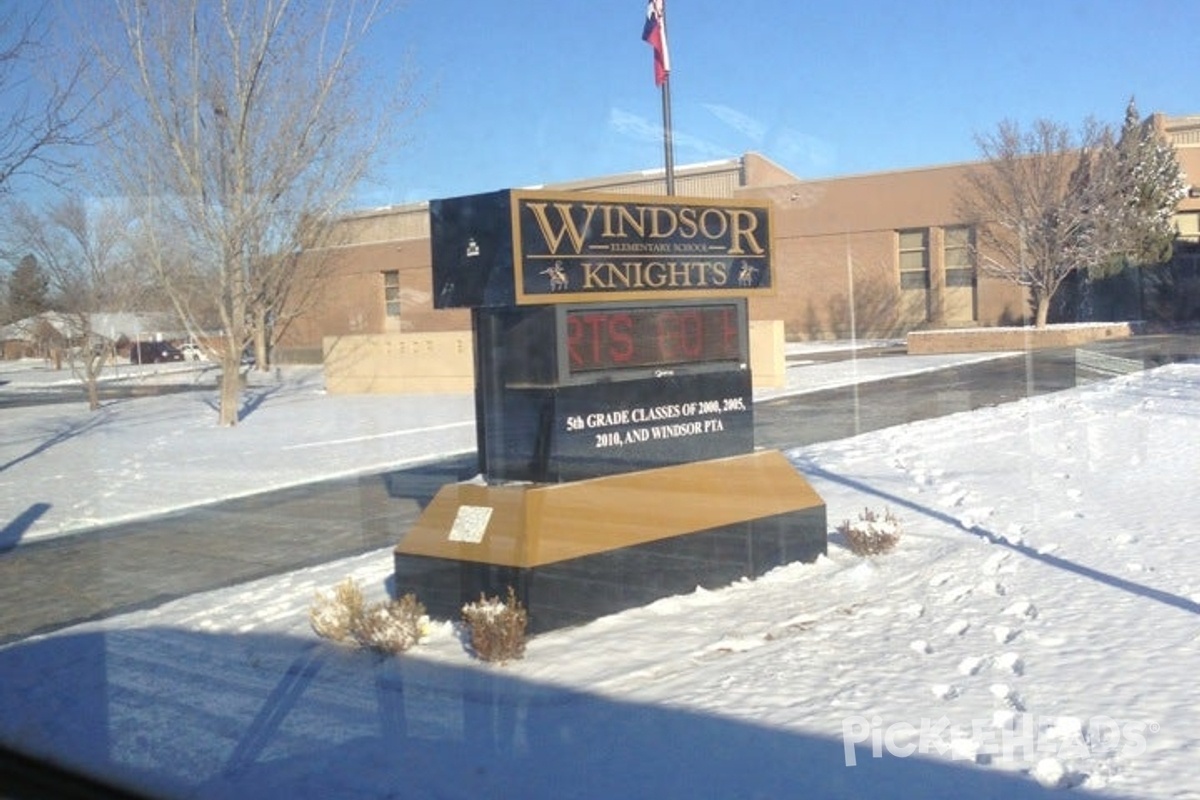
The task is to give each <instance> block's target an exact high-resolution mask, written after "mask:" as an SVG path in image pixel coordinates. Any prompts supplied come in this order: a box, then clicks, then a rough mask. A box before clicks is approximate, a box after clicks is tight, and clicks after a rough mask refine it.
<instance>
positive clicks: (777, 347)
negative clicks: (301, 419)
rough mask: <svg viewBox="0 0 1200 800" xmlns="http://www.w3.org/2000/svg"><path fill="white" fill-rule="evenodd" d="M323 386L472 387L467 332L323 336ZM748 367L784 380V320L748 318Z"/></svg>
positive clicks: (342, 390)
mask: <svg viewBox="0 0 1200 800" xmlns="http://www.w3.org/2000/svg"><path fill="white" fill-rule="evenodd" d="M323 350H324V365H325V389H326V391H328V392H330V393H331V394H433V393H439V392H447V393H454V392H471V391H474V390H475V358H474V354H473V345H472V337H471V332H470V331H441V332H431V333H383V334H369V335H361V336H327V337H325V340H324V343H323ZM750 369H751V371H752V373H751V374H752V375H753V378H754V388H756V389H763V388H768V389H777V388H780V387H782V386H784V385H785V383H786V380H787V364H786V360H785V358H784V334H783V322H781V321H779V320H755V321H752V322H751V323H750Z"/></svg>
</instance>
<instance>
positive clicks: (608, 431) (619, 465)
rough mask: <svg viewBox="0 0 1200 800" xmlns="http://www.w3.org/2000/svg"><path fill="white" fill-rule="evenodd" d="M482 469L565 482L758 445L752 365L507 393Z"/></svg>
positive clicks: (495, 410)
mask: <svg viewBox="0 0 1200 800" xmlns="http://www.w3.org/2000/svg"><path fill="white" fill-rule="evenodd" d="M490 409H491V419H490V420H489V421H488V424H487V426H486V428H487V431H488V432H489V434H490V436H491V439H490V441H489V443H488V446H487V448H486V449H487V459H486V463H485V464H484V465H483V471H484V472H485V473H486V474H487V475H488V476H489V477H490V478H494V479H499V480H515V481H535V482H549V483H558V482H563V481H574V480H583V479H585V478H595V477H600V476H603V475H615V474H618V473H622V472H632V471H635V470H640V469H651V468H654V467H662V466H670V465H673V464H686V463H689V462H692V461H700V460H704V459H711V458H722V457H725V456H732V455H741V454H744V453H750V452H753V450H754V412H753V405H752V391H751V386H750V373H749V370H740V371H739V370H721V371H715V372H708V373H700V374H690V375H668V376H664V377H660V378H640V379H635V380H625V381H609V382H604V383H595V384H576V385H567V386H558V387H553V388H544V389H532V388H531V389H510V390H508V391H505V392H503V393H502V394H501V396H500V397H499V398H498V402H497V403H495V404H493V405H492V406H491V407H490Z"/></svg>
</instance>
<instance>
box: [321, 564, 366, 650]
mask: <svg viewBox="0 0 1200 800" xmlns="http://www.w3.org/2000/svg"><path fill="white" fill-rule="evenodd" d="M365 606H366V604H365V602H364V601H363V595H362V590H361V589H359V588H358V584H357V583H355V582H354V580H353V579H351V578H347V579H346V580H344V581H342V582H341V583H339V584H338V585H337V586H335V587H333V595H332V596H329V595H326V594H324V593H322V592H317V596H316V598H315V599H314V600H313V604H312V607H311V608H309V610H308V620H309V622H310V623H311V624H312V627H313V630H314V631H316V632H317V635H319V636H324V637H325V638H326V639H333V640H334V641H335V642H344V641H346V640H348V639H353V637H354V629H355V627H356V626H357V621H358V620H360V619H362V616H363V612H364V610H365Z"/></svg>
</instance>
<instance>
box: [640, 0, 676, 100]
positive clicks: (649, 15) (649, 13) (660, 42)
mask: <svg viewBox="0 0 1200 800" xmlns="http://www.w3.org/2000/svg"><path fill="white" fill-rule="evenodd" d="M664 1H665V0H650V1H649V2H648V3H646V24H645V25H643V26H642V41H643V42H645V43H646V44H648V45H650V46H651V47H653V48H654V85H655V86H662V85H663V84H664V83H666V82H667V75H668V74H670V72H671V56H670V54H669V53H668V52H667V24H666V20H665V19H664V18H663V3H664Z"/></svg>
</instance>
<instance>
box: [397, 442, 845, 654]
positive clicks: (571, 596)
mask: <svg viewBox="0 0 1200 800" xmlns="http://www.w3.org/2000/svg"><path fill="white" fill-rule="evenodd" d="M825 548H826V517H825V505H824V502H823V501H822V500H821V498H820V497H819V496H818V495H817V494H816V492H814V491H813V489H812V488H811V487H810V486H809V484H808V482H807V481H805V479H804V478H803V477H802V476H801V475H800V474H799V473H797V472H796V470H795V468H794V467H793V466H792V465H791V463H790V462H788V460H787V459H786V458H785V457H784V456H783V455H782V454H781V453H779V452H778V451H773V450H771V451H759V452H755V453H750V454H746V455H740V456H732V457H728V458H719V459H712V460H707V461H697V462H692V463H688V464H680V465H676V466H669V467H661V468H657V469H649V470H642V471H637V472H628V473H623V474H618V475H609V476H603V477H599V478H592V479H588V480H581V481H574V482H570V483H556V484H510V485H484V484H476V483H458V484H449V485H447V486H444V487H443V488H442V489H441V490H440V491H439V492H438V494H437V496H436V497H435V498H434V499H433V501H432V502H431V503H430V504H429V506H427V507H426V509H425V511H424V512H423V514H422V515H421V517H420V519H419V520H418V521H417V522H416V524H415V525H414V526H413V528H412V529H411V530H410V531H409V532H408V533H407V534H406V535H405V537H404V539H403V540H402V541H401V542H400V543H399V544H398V545H397V546H396V548H395V551H394V559H395V580H396V585H395V587H394V590H395V593H396V594H397V596H399V595H403V594H406V593H409V592H412V593H414V594H416V595H417V597H418V598H419V599H420V600H421V602H422V603H424V604H425V606H426V608H428V609H429V611H430V613H431V614H433V615H435V616H443V617H449V618H452V619H453V618H457V616H458V615H459V613H460V612H461V608H462V605H463V604H464V603H465V602H469V601H473V600H478V599H479V596H480V594H481V593H482V594H486V595H488V596H500V597H503V596H504V595H505V594H506V593H507V590H508V587H510V586H511V587H512V588H513V589H514V591H515V592H516V594H517V597H518V599H519V600H520V601H521V602H522V604H523V605H524V606H525V608H526V609H527V610H528V612H529V630H530V632H532V633H536V632H540V631H546V630H552V629H554V628H559V627H563V626H566V625H573V624H579V623H582V622H587V621H590V620H592V619H595V618H597V617H599V616H603V615H605V614H611V613H615V612H617V611H621V610H624V609H627V608H631V607H635V606H640V605H644V604H646V603H648V602H652V601H653V600H657V599H660V598H662V597H667V596H670V595H673V594H679V593H686V592H690V591H693V590H694V589H695V588H696V587H697V586H702V587H705V588H717V587H720V586H724V585H727V584H729V583H730V582H732V581H735V580H737V579H739V578H742V577H756V576H759V575H762V574H764V573H765V572H767V571H769V570H771V569H773V568H775V567H777V566H781V565H783V564H787V563H790V562H793V561H812V560H815V559H816V557H817V556H818V555H821V554H823V553H825Z"/></svg>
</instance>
